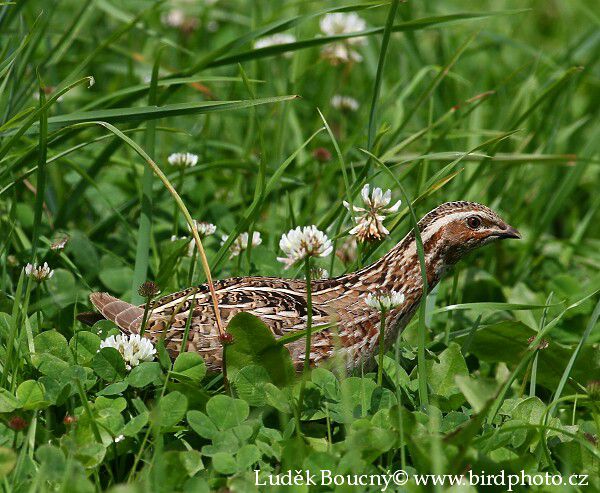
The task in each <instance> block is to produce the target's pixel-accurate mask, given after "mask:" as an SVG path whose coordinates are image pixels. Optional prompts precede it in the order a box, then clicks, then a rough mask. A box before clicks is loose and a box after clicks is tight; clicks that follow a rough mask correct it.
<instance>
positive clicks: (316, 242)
mask: <svg viewBox="0 0 600 493" xmlns="http://www.w3.org/2000/svg"><path fill="white" fill-rule="evenodd" d="M279 248H281V249H282V250H283V253H285V254H286V255H287V257H278V258H277V260H279V261H280V262H283V263H284V264H285V268H286V269H288V268H289V267H290V266H292V265H293V264H295V263H296V262H298V261H299V260H303V259H305V258H307V257H327V256H328V255H329V254H330V253H331V252H332V251H333V246H332V244H331V240H330V239H329V238H327V235H326V234H325V233H323V231H320V230H318V229H317V227H316V226H314V225H313V226H304V227H303V228H301V227H300V226H298V227H297V228H296V229H291V230H290V231H289V232H288V233H287V234H283V235H282V236H281V240H279Z"/></svg>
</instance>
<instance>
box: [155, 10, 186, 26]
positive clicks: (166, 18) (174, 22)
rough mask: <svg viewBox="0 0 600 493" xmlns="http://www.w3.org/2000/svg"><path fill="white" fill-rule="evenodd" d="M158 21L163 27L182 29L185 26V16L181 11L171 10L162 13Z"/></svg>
mask: <svg viewBox="0 0 600 493" xmlns="http://www.w3.org/2000/svg"><path fill="white" fill-rule="evenodd" d="M160 20H161V21H162V23H163V24H164V25H165V26H169V27H182V26H183V25H184V24H185V20H186V16H185V12H184V11H183V10H182V9H171V10H169V11H168V12H166V13H164V14H163V15H162V16H161V18H160Z"/></svg>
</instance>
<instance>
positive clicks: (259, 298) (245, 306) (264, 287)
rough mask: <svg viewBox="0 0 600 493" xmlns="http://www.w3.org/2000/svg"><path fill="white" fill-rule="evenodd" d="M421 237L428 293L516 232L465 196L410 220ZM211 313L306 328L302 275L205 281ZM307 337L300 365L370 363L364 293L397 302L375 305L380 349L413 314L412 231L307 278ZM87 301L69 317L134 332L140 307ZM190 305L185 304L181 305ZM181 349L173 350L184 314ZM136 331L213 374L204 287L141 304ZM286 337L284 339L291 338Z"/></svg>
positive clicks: (415, 267)
mask: <svg viewBox="0 0 600 493" xmlns="http://www.w3.org/2000/svg"><path fill="white" fill-rule="evenodd" d="M417 227H418V230H419V233H420V237H421V241H422V244H423V253H424V260H425V268H426V269H425V270H426V274H427V284H426V287H427V289H428V290H429V291H430V290H431V289H433V288H434V287H435V286H436V284H437V283H438V282H439V281H440V279H441V278H442V276H443V275H444V273H445V272H447V271H448V270H449V269H450V268H451V267H452V266H453V265H454V264H456V263H457V262H458V261H459V260H460V259H461V258H463V257H464V256H465V255H466V254H467V253H469V252H471V251H473V250H475V249H477V248H479V247H481V246H483V245H487V244H489V243H492V242H494V241H498V240H502V239H508V238H515V239H519V238H521V235H520V233H519V231H518V230H517V229H515V228H514V227H512V226H510V225H509V224H507V223H506V222H505V221H504V220H503V219H502V218H501V217H500V216H499V215H498V213H496V212H494V211H493V210H492V209H490V208H489V207H487V206H485V205H482V204H479V203H475V202H467V201H455V202H446V203H443V204H441V205H439V206H438V207H436V208H435V209H433V210H431V211H430V212H429V213H427V214H426V215H425V216H423V218H422V219H421V220H420V221H419V222H418V223H417ZM213 286H214V289H215V292H216V295H217V299H218V306H219V313H220V316H221V319H222V321H223V323H224V324H227V323H229V321H230V320H231V319H232V318H233V317H234V316H235V315H236V314H238V313H240V312H246V313H250V314H252V315H254V316H256V317H258V318H259V319H261V320H262V322H264V324H265V325H266V326H267V327H268V328H269V329H270V330H271V332H272V333H273V336H274V337H275V338H280V337H283V336H286V335H291V334H294V333H295V332H299V331H306V324H307V303H306V281H305V280H300V279H283V278H276V277H258V276H251V277H233V278H229V279H223V280H216V281H214V284H213ZM311 291H312V323H313V325H312V328H313V329H312V330H313V333H312V336H311V346H310V355H309V364H310V366H319V365H322V364H324V363H325V362H327V361H330V360H331V359H332V357H333V356H337V355H340V356H342V358H343V361H344V362H345V363H344V365H345V369H346V371H347V372H352V371H353V370H355V369H356V368H358V367H361V365H362V367H363V368H364V365H367V366H368V365H369V364H370V363H371V364H372V362H373V361H374V356H375V354H376V353H377V352H378V340H379V331H380V325H381V324H380V322H381V316H382V311H380V310H376V309H373V308H372V307H370V306H368V305H367V303H366V302H365V298H366V297H367V296H368V295H369V293H371V294H372V293H382V292H401V293H402V294H403V296H404V301H403V303H402V304H401V305H400V306H396V307H392V308H391V309H390V310H389V311H384V312H383V316H385V317H386V319H385V324H384V326H385V328H384V334H383V341H384V349H385V348H388V347H389V346H390V345H391V344H393V342H394V341H395V340H396V337H397V335H398V333H399V331H401V330H402V329H404V328H405V327H406V325H407V324H408V322H409V321H410V320H411V318H412V316H413V315H414V313H415V311H416V309H417V307H418V306H419V303H420V301H421V297H422V296H423V291H424V290H423V275H422V270H421V265H420V261H419V255H418V249H417V239H416V236H415V233H414V230H412V229H411V231H409V232H408V234H407V235H406V236H405V237H404V238H403V239H402V240H400V241H399V242H398V243H397V244H396V245H395V246H394V247H393V248H392V249H391V250H389V252H388V253H386V254H385V255H383V256H382V257H381V258H380V259H379V260H377V261H375V262H374V263H372V264H370V265H368V266H365V267H364V268H361V269H360V270H358V271H356V272H351V273H347V274H344V275H341V276H338V277H333V278H328V279H315V280H312V281H311ZM90 300H91V302H92V304H93V305H94V307H95V308H96V309H97V310H98V312H99V313H93V314H90V313H84V314H80V315H81V316H80V317H78V318H79V319H80V320H81V321H82V322H84V323H87V324H88V325H90V324H92V323H93V322H94V321H96V320H98V319H102V318H104V319H108V320H110V321H112V322H114V323H115V324H116V325H117V327H118V328H119V329H120V330H121V331H122V332H123V333H124V334H139V333H140V331H141V327H142V323H143V321H144V311H145V305H133V304H131V303H127V302H125V301H122V300H120V299H118V298H115V297H114V296H111V295H110V294H108V293H103V292H96V293H92V294H91V295H90ZM192 301H193V303H194V306H193V308H192V310H191V311H190V307H191V304H192ZM190 315H191V321H189V322H190V323H189V334H188V339H187V347H186V348H182V347H181V346H182V342H183V338H184V332H185V329H186V323H187V322H188V317H189V316H190ZM143 337H146V338H149V339H150V340H151V341H153V342H156V341H157V340H158V339H160V338H164V342H165V347H166V348H167V349H168V351H169V352H170V354H171V356H173V357H175V356H176V355H177V354H179V353H180V352H181V351H182V350H185V351H195V352H197V353H199V354H200V355H201V356H202V357H203V359H204V361H205V363H206V366H207V368H208V369H209V370H211V371H214V372H220V371H222V367H223V361H222V358H223V345H222V338H221V337H220V332H219V328H218V326H217V322H216V319H215V312H214V308H213V304H212V302H211V296H210V292H209V287H208V285H207V284H202V285H199V286H194V287H190V288H187V289H184V290H182V291H179V292H176V293H173V294H169V295H166V296H163V297H160V298H158V299H156V300H153V301H150V302H149V309H148V313H147V314H146V321H145V331H144V333H143ZM291 339H294V338H293V337H292V338H291ZM285 347H287V349H288V351H289V353H290V356H291V358H292V361H293V363H294V366H295V368H296V370H297V371H301V370H302V367H303V365H304V360H305V352H306V349H305V347H306V346H305V341H304V340H303V338H302V337H300V338H298V339H297V340H293V341H292V342H289V343H288V344H286V345H285Z"/></svg>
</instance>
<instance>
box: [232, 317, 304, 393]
mask: <svg viewBox="0 0 600 493" xmlns="http://www.w3.org/2000/svg"><path fill="white" fill-rule="evenodd" d="M227 331H228V332H229V333H230V334H231V335H232V336H233V341H234V342H233V344H231V345H230V346H228V347H227V350H226V353H225V354H226V360H227V369H228V371H229V373H230V375H231V378H232V379H233V380H234V381H238V378H237V373H238V372H239V371H240V370H242V369H243V368H244V367H247V366H248V365H256V366H260V367H262V368H264V369H265V370H266V372H267V374H268V376H269V378H270V379H271V380H272V381H273V383H275V384H276V385H285V384H287V383H289V382H291V381H292V380H293V378H294V368H293V366H292V360H291V358H290V353H289V351H288V350H287V349H286V348H285V347H282V346H281V345H279V344H277V341H276V340H275V337H273V333H272V332H271V330H270V329H269V328H268V327H267V326H266V325H265V324H264V323H263V322H262V321H261V320H260V319H259V318H257V317H254V316H252V315H250V314H248V313H238V314H237V315H236V316H235V317H234V318H233V319H232V320H231V322H229V325H228V326H227Z"/></svg>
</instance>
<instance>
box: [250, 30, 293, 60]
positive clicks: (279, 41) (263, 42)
mask: <svg viewBox="0 0 600 493" xmlns="http://www.w3.org/2000/svg"><path fill="white" fill-rule="evenodd" d="M295 41H296V37H295V36H294V35H292V34H287V33H276V34H273V35H272V36H266V37H264V38H260V39H257V40H256V41H255V42H254V49H255V50H258V49H260V48H268V47H269V46H276V45H285V44H289V43H294V42H295ZM292 55H293V53H292V52H288V53H284V55H283V56H284V57H286V58H291V57H292Z"/></svg>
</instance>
